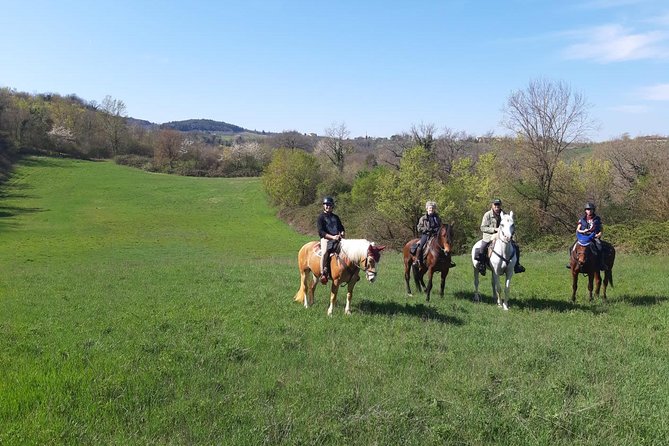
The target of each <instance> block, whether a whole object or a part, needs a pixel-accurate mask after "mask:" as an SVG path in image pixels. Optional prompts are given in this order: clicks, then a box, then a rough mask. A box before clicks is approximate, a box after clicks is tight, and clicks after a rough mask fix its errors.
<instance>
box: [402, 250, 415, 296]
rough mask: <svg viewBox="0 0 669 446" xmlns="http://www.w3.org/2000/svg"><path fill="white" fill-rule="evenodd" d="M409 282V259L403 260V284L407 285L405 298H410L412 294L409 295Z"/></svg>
mask: <svg viewBox="0 0 669 446" xmlns="http://www.w3.org/2000/svg"><path fill="white" fill-rule="evenodd" d="M410 281H411V258H409V259H408V260H407V259H404V282H406V284H407V296H408V297H412V296H413V294H411V286H410V285H409V282H410Z"/></svg>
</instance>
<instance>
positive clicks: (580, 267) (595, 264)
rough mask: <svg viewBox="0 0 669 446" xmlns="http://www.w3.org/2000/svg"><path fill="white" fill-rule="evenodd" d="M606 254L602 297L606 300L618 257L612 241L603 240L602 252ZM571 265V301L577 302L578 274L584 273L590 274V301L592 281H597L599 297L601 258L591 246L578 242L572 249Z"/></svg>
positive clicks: (596, 292)
mask: <svg viewBox="0 0 669 446" xmlns="http://www.w3.org/2000/svg"><path fill="white" fill-rule="evenodd" d="M600 255H602V256H604V258H603V262H602V263H603V264H604V266H605V267H606V269H605V270H604V293H603V296H602V298H603V299H604V300H606V287H607V285H608V284H611V287H613V263H614V261H615V259H616V250H615V248H614V247H613V245H611V244H610V243H607V242H604V241H602V253H601V254H600ZM569 267H570V269H571V278H572V286H571V288H572V293H571V301H572V302H576V289H577V288H578V275H579V274H584V275H587V276H588V293H589V301H592V282H593V279H594V282H595V296H596V297H598V298H599V290H600V286H601V284H602V278H601V275H600V272H599V259H598V258H597V256H596V255H595V254H594V253H593V252H592V250H591V249H590V246H589V245H587V246H583V245H581V244H580V243H576V244H575V245H574V247H573V248H572V250H571V256H570V259H569Z"/></svg>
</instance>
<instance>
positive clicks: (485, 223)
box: [481, 212, 497, 234]
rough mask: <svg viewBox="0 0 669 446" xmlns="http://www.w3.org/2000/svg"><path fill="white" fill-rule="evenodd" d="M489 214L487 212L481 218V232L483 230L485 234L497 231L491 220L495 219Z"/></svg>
mask: <svg viewBox="0 0 669 446" xmlns="http://www.w3.org/2000/svg"><path fill="white" fill-rule="evenodd" d="M490 217H491V216H490V214H488V213H487V212H486V213H485V214H484V215H483V220H481V232H484V233H486V234H494V233H495V232H497V228H496V227H495V225H494V224H493V221H495V219H494V218H490Z"/></svg>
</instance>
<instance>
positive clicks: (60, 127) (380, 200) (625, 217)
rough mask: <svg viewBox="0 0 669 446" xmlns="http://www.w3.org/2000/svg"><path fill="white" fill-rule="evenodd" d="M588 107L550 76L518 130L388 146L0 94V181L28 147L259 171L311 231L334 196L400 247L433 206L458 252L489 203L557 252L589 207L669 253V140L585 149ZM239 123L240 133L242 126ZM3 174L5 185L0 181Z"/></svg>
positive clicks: (364, 227) (282, 205) (525, 234)
mask: <svg viewBox="0 0 669 446" xmlns="http://www.w3.org/2000/svg"><path fill="white" fill-rule="evenodd" d="M588 107H589V106H588V104H587V102H586V101H585V98H584V97H583V96H582V95H581V94H580V93H578V92H574V91H572V89H571V88H570V86H569V85H567V84H565V83H564V82H559V81H557V82H556V81H549V80H545V79H538V80H534V81H531V82H530V83H529V85H528V86H527V87H526V88H525V89H522V90H518V91H516V92H513V93H512V94H511V95H510V96H509V98H508V100H507V103H506V104H505V107H504V112H503V117H502V119H503V123H504V125H505V126H506V127H507V128H508V129H509V130H510V131H511V134H512V135H513V136H508V137H496V136H494V135H493V134H487V135H483V136H473V135H470V134H468V133H466V132H465V131H456V130H452V129H450V128H448V127H443V128H439V127H437V126H436V125H435V124H430V123H428V124H426V123H420V124H415V125H412V126H411V128H410V130H409V131H405V132H402V133H399V134H396V135H393V136H391V137H389V138H370V137H356V138H351V137H350V132H349V131H348V129H347V127H346V125H345V124H344V123H343V122H333V123H332V125H331V126H330V127H328V128H326V129H324V133H323V135H322V136H318V135H315V134H303V133H300V132H298V131H295V130H286V131H283V132H280V133H273V134H272V133H265V132H262V133H240V132H237V133H229V132H227V133H221V132H198V131H180V130H177V129H176V128H174V125H164V126H159V125H155V126H147V125H142V124H141V123H139V124H138V123H137V122H136V120H133V119H131V118H129V117H128V116H127V110H126V106H125V103H124V102H123V101H122V100H119V99H114V98H112V97H109V96H107V97H105V98H104V99H103V100H102V101H101V102H100V103H97V102H95V101H86V100H84V99H81V98H79V97H77V96H76V95H68V96H61V95H58V94H50V93H46V94H28V93H22V92H17V91H15V90H11V89H8V88H3V89H0V175H4V176H6V175H7V172H9V170H10V169H11V163H12V160H13V159H15V158H16V157H18V156H22V155H24V154H30V153H40V154H46V155H58V156H73V157H79V158H84V159H92V158H105V159H114V160H115V161H116V162H118V163H121V164H127V165H131V166H134V167H138V168H142V169H145V170H149V171H155V172H166V173H174V174H181V175H195V176H261V175H262V177H263V184H264V187H265V190H266V192H267V194H268V197H269V198H270V201H271V202H272V204H273V205H275V206H276V207H277V208H278V210H279V215H280V216H281V217H282V218H284V219H286V220H288V221H289V222H291V223H292V224H293V225H295V226H296V227H297V228H298V229H300V230H302V231H304V232H308V233H313V232H314V228H313V225H314V219H315V214H317V213H318V212H320V205H319V200H320V199H321V198H322V197H323V196H324V195H333V196H335V197H336V198H337V202H338V208H337V209H338V213H339V214H340V215H341V216H342V217H343V218H344V219H345V222H346V226H347V229H348V231H347V233H349V234H356V235H357V236H359V237H366V238H370V239H373V240H377V241H380V242H383V243H387V244H390V245H391V246H395V247H399V246H401V245H402V244H403V243H404V242H405V241H406V240H407V239H408V238H410V237H412V236H414V235H415V224H416V222H417V220H418V218H419V217H420V215H421V213H422V212H423V206H424V203H425V201H427V200H428V199H430V200H435V201H436V202H437V203H438V205H439V211H440V214H441V215H442V218H444V219H445V220H448V221H454V222H455V225H456V226H455V228H456V239H457V242H458V247H459V252H464V251H465V250H466V249H468V247H469V246H471V244H472V243H473V242H474V241H475V239H477V237H479V235H480V234H479V231H478V226H479V224H480V218H481V216H482V214H483V212H485V210H486V209H488V207H489V201H490V199H491V198H493V197H500V198H502V199H503V200H504V208H505V209H507V210H514V211H515V213H516V215H517V222H518V236H519V239H520V241H521V242H523V243H524V245H526V246H530V247H537V249H562V248H564V247H565V246H566V245H567V244H568V243H569V241H570V239H571V236H572V234H573V231H574V227H575V224H576V221H577V218H578V216H579V215H580V214H581V213H582V207H583V204H584V203H585V202H586V201H594V202H595V203H596V204H597V206H598V213H600V214H601V215H602V216H603V218H604V222H605V224H606V236H607V237H612V238H613V239H614V240H613V241H614V242H616V243H617V244H618V246H620V247H621V248H622V249H623V250H624V249H626V247H627V249H629V250H639V251H641V250H643V251H650V252H656V251H666V250H667V249H668V248H667V246H669V244H667V243H662V241H663V240H665V241H666V240H667V236H666V234H667V233H668V231H667V229H669V227H668V223H667V221H669V185H668V184H667V181H666V179H665V178H664V176H663V174H664V172H665V171H666V170H667V168H668V167H669V140H668V139H667V138H666V137H661V136H647V137H637V138H631V137H629V136H628V135H622V136H620V137H619V138H616V139H614V140H611V141H606V142H601V143H589V142H588V141H587V135H588V133H589V131H590V130H591V129H592V128H593V127H594V125H595V124H594V123H593V122H592V121H591V120H590V118H589V116H588ZM239 129H241V128H239ZM1 180H2V177H0V181H1Z"/></svg>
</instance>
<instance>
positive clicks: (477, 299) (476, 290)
mask: <svg viewBox="0 0 669 446" xmlns="http://www.w3.org/2000/svg"><path fill="white" fill-rule="evenodd" d="M474 302H481V296H480V295H479V270H478V268H476V265H474Z"/></svg>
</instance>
